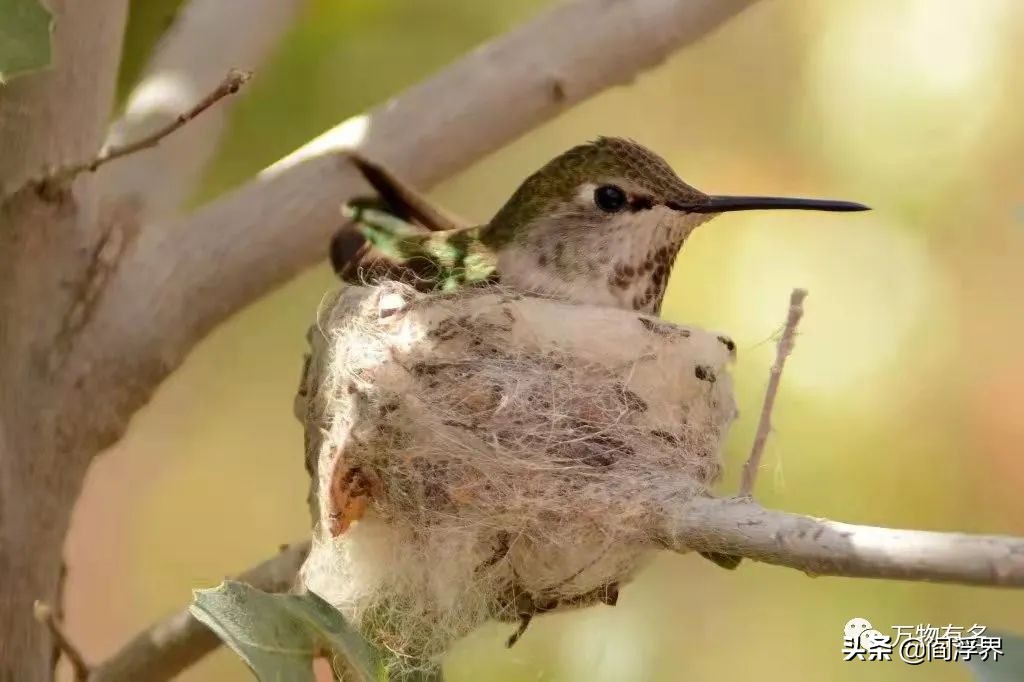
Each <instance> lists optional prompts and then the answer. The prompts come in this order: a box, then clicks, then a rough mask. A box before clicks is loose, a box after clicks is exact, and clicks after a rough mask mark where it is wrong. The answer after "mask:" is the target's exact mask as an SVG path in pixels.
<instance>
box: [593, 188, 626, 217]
mask: <svg viewBox="0 0 1024 682" xmlns="http://www.w3.org/2000/svg"><path fill="white" fill-rule="evenodd" d="M626 199H627V197H626V193H625V192H624V191H622V188H621V187H616V186H615V185H601V186H600V187H598V188H597V189H595V190H594V203H595V204H597V207H598V208H599V209H601V210H602V211H605V212H606V213H615V212H616V211H621V210H622V209H623V208H624V207H625V206H626Z"/></svg>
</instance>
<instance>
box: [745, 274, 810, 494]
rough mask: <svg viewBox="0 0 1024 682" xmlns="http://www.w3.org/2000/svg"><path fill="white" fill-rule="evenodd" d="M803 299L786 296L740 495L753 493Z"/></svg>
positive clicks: (801, 292)
mask: <svg viewBox="0 0 1024 682" xmlns="http://www.w3.org/2000/svg"><path fill="white" fill-rule="evenodd" d="M805 298H807V290H806V289H793V293H791V294H790V296H789V314H788V315H787V316H786V326H785V328H783V330H782V336H781V337H780V338H779V344H778V346H777V350H776V353H775V364H773V365H772V369H771V373H770V375H769V377H768V388H767V389H765V393H764V403H763V404H762V406H761V419H760V420H759V421H758V423H757V433H756V435H755V436H754V445H753V447H751V449H750V457H748V458H747V462H746V464H744V465H743V480H742V482H741V484H740V495H741V496H749V495H751V494H753V492H754V484H755V483H756V482H757V472H758V469H759V468H760V467H761V457H762V456H763V455H764V446H765V444H766V443H767V442H768V434H769V433H770V432H771V430H772V410H773V409H774V408H775V396H776V395H777V394H778V392H779V382H780V381H781V380H782V370H783V368H784V367H785V366H786V358H787V357H789V354H790V353H792V352H793V344H794V343H795V339H796V327H797V325H798V324H800V318H802V317H803V316H804V299H805Z"/></svg>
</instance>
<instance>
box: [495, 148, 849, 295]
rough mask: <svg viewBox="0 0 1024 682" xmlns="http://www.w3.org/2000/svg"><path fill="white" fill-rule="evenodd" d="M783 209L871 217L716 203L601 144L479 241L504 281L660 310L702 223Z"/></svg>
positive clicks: (832, 205)
mask: <svg viewBox="0 0 1024 682" xmlns="http://www.w3.org/2000/svg"><path fill="white" fill-rule="evenodd" d="M783 208H789V209H805V210H819V211H860V210H865V209H866V207H865V206H862V205H860V204H854V203H851V202H844V201H823V200H812V199H789V198H780V197H739V196H713V195H708V194H705V193H703V192H701V191H700V190H698V189H695V188H694V187H691V186H690V185H688V184H686V183H685V182H683V181H682V180H681V179H680V178H679V176H678V175H676V173H675V171H673V170H672V168H671V167H670V166H669V165H668V163H667V162H666V161H665V160H664V159H663V158H661V157H660V156H658V155H657V154H655V153H654V152H652V151H651V150H649V149H647V148H645V147H643V146H641V145H639V144H637V143H635V142H632V141H629V140H625V139H621V138H607V137H603V138H599V139H597V140H596V141H594V142H591V143H588V144H584V145H580V146H577V147H573V148H572V149H570V150H569V151H567V152H565V153H563V154H561V155H560V156H558V157H556V158H554V159H553V160H552V161H550V162H549V163H547V164H546V165H545V166H544V167H543V168H541V169H540V170H538V171H537V172H536V173H534V174H533V175H531V176H530V177H528V178H527V179H526V180H525V181H524V182H523V183H522V184H521V185H520V186H519V188H518V189H517V190H516V192H515V193H514V194H513V195H512V197H511V198H510V199H509V200H508V202H506V203H505V205H504V206H503V207H502V208H501V209H500V210H499V211H498V213H497V214H496V215H495V216H494V218H493V219H492V220H491V222H490V223H489V224H488V225H487V226H486V227H485V228H484V230H483V231H482V233H481V238H482V239H483V240H484V241H485V242H487V243H488V244H489V245H490V246H492V247H493V248H494V249H495V250H496V251H498V252H499V254H503V255H504V257H505V260H506V261H507V262H505V263H503V264H502V266H501V268H500V269H501V271H502V274H503V277H504V276H505V275H506V274H507V273H508V272H509V271H513V272H514V271H516V270H522V271H523V275H524V276H526V273H527V272H528V270H529V268H539V269H540V270H541V272H535V273H534V274H533V276H534V278H535V279H537V280H538V284H540V282H539V280H541V279H544V278H550V279H551V280H552V281H553V282H563V283H564V284H565V287H563V288H567V289H578V288H585V289H586V290H587V291H590V292H592V296H591V298H592V299H593V300H592V302H595V303H611V304H614V305H620V306H622V307H630V308H635V309H638V310H645V311H648V312H657V309H658V307H659V306H660V303H661V298H662V296H663V294H664V285H665V283H666V281H667V279H668V274H669V271H670V269H671V267H672V264H673V262H674V261H675V257H676V254H677V253H678V251H679V248H680V247H681V246H682V243H683V241H684V240H685V239H686V237H687V236H689V234H690V232H692V231H693V229H694V228H695V227H696V226H697V225H700V224H701V223H704V222H707V221H708V220H710V219H711V218H713V217H714V216H716V215H718V214H719V213H725V212H729V211H745V210H757V209H783ZM525 259H532V262H530V263H527V262H526V260H525ZM595 285H599V286H601V287H602V291H601V292H597V291H595V290H594V288H593V287H594V286H595ZM607 287H610V289H611V290H610V291H609V290H608V289H607ZM537 288H541V289H545V288H547V289H551V288H553V287H552V286H548V287H543V286H539V287H537ZM553 293H565V294H568V295H572V293H573V292H572V291H565V292H553ZM581 293H582V292H581Z"/></svg>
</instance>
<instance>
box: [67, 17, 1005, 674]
mask: <svg viewBox="0 0 1024 682" xmlns="http://www.w3.org/2000/svg"><path fill="white" fill-rule="evenodd" d="M225 1H228V0H225ZM177 4H178V3H177V2H175V1H173V0H136V1H135V2H133V3H132V14H131V20H130V27H129V34H128V37H127V42H126V57H125V63H124V68H123V74H122V88H121V89H122V95H124V94H125V93H126V92H127V90H128V88H130V85H131V83H132V82H133V80H134V78H135V77H137V75H138V74H139V71H140V69H141V68H142V66H143V65H144V63H145V59H146V56H147V54H148V53H149V50H150V49H151V48H152V46H153V44H154V42H155V41H156V40H157V39H158V37H159V35H160V32H161V31H163V30H164V29H165V28H166V26H167V25H168V23H169V22H170V21H171V20H172V19H173V15H174V12H175V10H176V5H177ZM546 4H548V3H546V2H543V1H542V0H515V1H511V0H507V1H505V2H492V3H484V2H478V1H476V0H406V1H404V2H403V1H400V0H349V1H348V2H342V1H341V0H313V1H311V2H309V4H308V7H307V8H306V10H305V11H304V13H303V14H302V16H301V18H300V21H299V22H298V23H297V25H296V26H295V28H294V30H293V31H292V32H291V33H290V34H289V36H288V37H287V39H286V40H285V42H284V43H283V44H282V46H281V48H280V49H279V50H278V52H277V53H276V56H275V57H274V58H273V59H272V60H271V62H270V63H269V64H268V65H267V66H265V67H264V68H263V69H261V71H260V72H259V73H258V77H257V78H256V79H254V81H253V83H252V84H251V85H250V86H249V87H248V88H247V90H246V91H245V93H244V94H243V95H242V96H241V98H240V100H239V101H238V103H237V106H236V108H235V109H234V111H233V116H232V119H233V125H232V127H231V129H230V132H229V134H228V135H227V136H226V137H225V139H224V140H223V144H222V149H221V153H220V155H219V158H218V160H217V162H216V163H215V164H214V166H213V167H212V168H211V169H210V172H209V174H208V178H207V180H206V182H205V183H204V187H203V189H202V191H201V197H199V198H197V200H199V199H203V198H208V197H211V196H214V195H216V194H217V193H219V192H221V191H223V190H224V189H226V188H228V187H230V186H232V185H234V184H236V183H238V182H241V181H243V180H244V179H245V178H246V177H247V176H248V175H250V174H252V173H253V172H255V171H257V170H258V169H260V168H261V167H263V166H265V165H267V164H268V163H271V162H273V161H274V160H276V159H277V158H279V157H281V156H283V155H284V154H286V153H287V152H289V151H290V150H292V149H293V148H294V147H296V146H298V145H300V144H301V143H303V142H304V141H306V140H307V139H309V138H310V137H312V136H314V135H315V134H317V133H319V132H321V131H322V130H323V129H325V128H327V127H329V126H331V125H333V124H335V123H337V122H338V121H340V120H342V119H343V118H345V117H347V116H350V115H352V114H354V113H357V112H359V111H360V110H362V109H364V108H366V107H368V106H370V105H372V104H374V103H377V102H379V101H381V100H382V99H384V98H386V97H388V96H389V95H390V94H392V93H395V92H397V91H399V90H400V89H401V88H403V87H405V86H407V85H409V84H411V83H414V82H416V81H417V80H418V79H420V78H422V77H424V76H426V75H428V74H429V73H431V72H433V71H435V70H436V69H438V68H440V67H442V66H443V65H444V64H446V63H447V62H449V61H451V60H453V59H455V58H457V57H458V56H459V55H461V54H462V53H464V52H465V51H467V50H468V49H470V48H471V47H472V46H474V45H476V44H478V43H479V42H481V41H483V40H486V39H487V38H488V37H490V36H493V35H496V34H498V33H500V32H502V31H504V30H506V29H507V28H509V27H511V26H513V25H515V24H516V23H517V22H519V21H522V20H523V19H526V18H528V17H530V16H531V15H533V14H534V13H536V12H537V11H539V10H540V9H542V8H543V7H544V6H545V5H546ZM240 5H242V3H240ZM239 16H240V20H239V21H240V23H239V29H238V30H244V9H242V8H241V7H240V14H239ZM1022 63H1024V3H1020V2H1019V1H1018V0H829V1H828V2H822V1H821V0H764V1H763V2H760V3H758V4H756V5H755V6H754V7H752V8H751V9H749V10H747V11H746V12H744V13H743V14H741V15H740V16H739V17H737V18H735V19H734V20H732V21H731V22H729V23H728V24H726V25H725V26H724V27H723V28H722V29H721V30H719V31H718V32H716V33H715V34H713V35H711V36H709V37H707V38H706V39H705V40H703V41H702V42H701V43H700V44H698V45H696V46H694V47H691V48H689V49H686V50H684V51H682V52H680V53H679V54H677V55H676V56H675V57H673V58H672V59H670V60H669V61H668V62H666V63H665V64H664V65H663V66H661V67H659V68H657V69H655V70H654V71H652V72H650V73H648V74H646V75H644V76H642V77H640V78H638V79H637V80H636V82H634V83H633V84H631V85H628V86H626V87H620V88H617V89H614V90H612V91H609V92H607V93H605V94H603V95H601V96H599V97H597V98H595V99H594V100H592V101H590V102H588V103H586V104H584V105H582V106H580V107H578V108H576V109H574V110H572V111H571V112H569V113H567V114H566V115H564V116H561V117H560V118H559V119H557V120H556V121H554V122H552V123H550V124H547V125H545V126H542V127H541V128H539V129H537V130H536V131H534V132H533V133H531V134H529V135H527V136H526V137H524V138H522V139H520V140H518V141H516V142H514V143H513V144H511V145H509V146H508V147H507V148H505V149H503V150H502V151H500V152H498V153H496V154H494V155H492V156H491V157H489V158H487V159H485V160H483V161H481V162H480V163H478V164H476V165H475V166H474V167H472V168H471V169H469V170H468V171H467V172H465V173H463V174H461V175H459V176H458V177H455V178H453V179H451V180H450V181H448V182H446V183H445V184H444V185H443V186H441V187H438V188H437V189H436V191H434V192H433V196H434V197H435V198H436V199H437V200H439V201H441V202H443V203H444V204H445V205H447V206H448V207H449V208H451V209H453V210H455V211H457V212H459V213H461V214H463V215H464V216H466V217H468V218H472V219H477V220H485V219H487V218H488V217H489V216H490V215H491V214H492V212H493V211H494V210H496V208H497V207H498V206H499V205H500V204H501V203H502V201H503V200H504V198H506V197H507V195H508V194H509V193H510V192H511V191H512V190H513V189H514V187H515V186H516V184H517V183H518V181H519V180H520V179H522V178H523V177H524V176H525V175H526V174H528V173H529V172H531V171H533V170H534V169H535V168H536V167H538V166H539V165H540V164H542V163H543V162H544V161H546V160H547V159H548V158H550V157H552V156H554V155H555V154H557V153H559V152H561V151H563V150H564V149H566V148H568V147H569V146H572V145H574V144H577V143H579V142H581V141H584V140H587V139H590V138H593V137H595V136H597V135H600V134H605V135H622V136H629V137H633V138H635V139H636V140H638V141H640V142H642V143H644V144H647V145H649V146H651V147H653V148H654V149H656V150H658V151H659V152H661V153H662V154H664V155H665V156H666V157H667V158H668V159H669V161H670V162H671V163H672V164H673V165H674V166H675V167H676V168H677V169H678V170H679V172H680V174H681V175H682V176H683V177H684V179H686V180H687V181H690V182H691V183H693V184H695V185H696V186H698V187H700V188H702V189H704V190H707V191H713V192H719V193H727V192H732V193H749V194H782V195H787V194H791V195H797V196H800V195H806V196H821V197H832V198H843V199H852V200H857V201H863V202H865V203H867V204H869V205H871V206H873V207H874V209H875V210H874V211H873V212H872V213H870V214H864V215H857V216H835V215H821V214H813V213H808V214H803V215H801V214H797V213H778V214H767V213H766V214H760V215H758V214H737V215H733V216H726V217H722V218H719V219H718V220H716V221H715V222H713V223H712V224H711V225H709V226H707V227H705V228H701V229H700V230H699V231H698V232H697V233H696V235H695V236H694V238H693V239H692V240H691V241H690V242H689V243H688V245H687V246H686V248H685V249H684V251H683V254H682V256H681V257H680V259H679V261H678V264H677V267H676V272H675V273H674V275H673V279H672V283H671V289H670V293H669V297H668V303H667V305H666V310H665V316H666V317H667V318H669V319H671V320H676V321H686V322H691V323H696V324H700V325H703V326H707V327H712V328H716V329H720V330H724V331H726V332H728V333H730V334H731V335H732V336H733V338H734V339H736V341H737V343H738V346H739V357H740V360H739V362H738V363H737V365H736V368H735V377H736V384H737V389H738V398H739V402H740V407H741V419H740V421H739V422H738V424H737V426H736V427H735V428H734V431H733V433H732V435H731V438H730V441H729V447H728V451H727V453H726V457H727V462H728V463H729V472H730V473H729V475H728V476H727V480H725V481H723V483H722V486H721V489H722V491H723V492H729V491H732V490H735V483H736V479H737V475H736V474H737V473H738V469H739V465H740V464H741V463H742V461H743V459H744V457H745V454H746V451H747V450H748V447H749V443H750V441H751V437H752V433H753V430H754V427H755V419H756V414H757V412H758V410H759V406H760V402H761V397H762V392H763V389H764V385H765V382H766V378H767V368H768V366H769V364H770V362H771V359H772V356H773V353H774V345H773V343H771V341H770V339H771V337H772V335H773V334H774V333H776V332H777V331H778V329H779V327H780V326H781V322H782V320H783V318H784V314H785V309H786V304H787V296H788V292H789V290H790V289H791V288H792V287H794V286H804V287H807V288H809V289H810V297H809V299H808V302H807V314H806V317H805V321H804V324H803V327H802V334H801V336H800V338H799V340H798V343H797V349H796V353H795V354H794V356H793V357H792V359H791V361H790V364H789V366H788V367H787V373H786V375H785V377H784V379H783V388H782V393H781V396H780V399H779V402H778V405H777V408H776V429H775V433H774V434H773V436H772V439H771V441H770V445H769V450H768V455H767V460H766V467H765V470H764V471H763V475H762V478H761V482H760V485H759V492H758V495H759V497H760V498H761V500H762V501H763V502H765V503H766V504H769V505H773V506H777V507H780V508H784V509H787V510H792V511H797V512H804V513H808V514H814V515H821V516H828V517H832V518H836V519H840V520H845V521H851V522H859V523H868V524H880V525H892V526H906V527H918V528H927V529H944V530H966V531H976V532H986V533H1014V534H1018V535H1024V502H1022V489H1024V459H1022V446H1021V444H1022V443H1024V350H1022V348H1021V341H1020V339H1022V338H1024V312H1022V311H1024V305H1022V292H1024V267H1022V266H1024V261H1022V256H1024V164H1022V161H1021V159H1022V157H1024V116H1022V115H1021V112H1022V111H1024V71H1022V70H1021V69H1020V68H1019V67H1020V65H1021V64H1022ZM168 143H169V144H173V140H172V141H169V142H168ZM325 253H326V244H325ZM332 286H334V282H333V280H332V276H331V274H330V272H329V268H328V267H327V266H326V265H321V266H319V267H317V268H315V269H313V270H311V271H310V272H308V273H306V274H304V275H302V276H301V277H299V278H297V279H296V280H295V281H293V282H292V283H290V284H289V285H288V286H286V287H284V288H282V289H281V290H279V291H277V292H276V293H274V294H273V295H271V296H268V297H267V298H266V299H264V300H262V301H261V302H259V303H258V304H257V305H254V306H252V307H250V308H249V309H247V310H246V311H244V312H243V313H241V314H240V315H238V316H236V317H235V318H234V319H233V320H231V321H230V322H229V323H228V324H226V325H224V326H223V327H221V328H220V329H219V330H218V331H217V332H216V333H215V334H213V335H212V336H211V337H210V338H209V339H208V340H207V341H205V342H204V343H203V344H202V345H201V346H200V347H199V348H198V349H197V350H196V351H195V352H194V353H193V354H192V355H191V357H190V358H189V359H188V361H187V362H186V364H185V366H184V367H183V368H182V369H181V371H179V372H177V373H176V374H175V375H174V376H173V377H172V378H171V379H170V380H169V381H168V382H167V383H166V384H165V385H164V386H163V387H162V389H161V390H160V391H159V393H158V394H157V396H156V398H155V399H154V400H153V402H152V404H151V405H149V406H148V407H147V408H146V409H145V410H144V411H143V412H142V413H141V414H140V415H139V416H138V417H137V418H136V419H135V421H134V422H133V424H132V428H131V430H130V433H129V435H128V437H127V438H126V439H125V440H124V441H123V442H122V443H121V444H120V445H118V446H117V447H116V448H114V449H113V451H111V452H110V453H108V454H106V455H105V456H104V457H103V458H102V459H101V460H99V461H98V462H97V464H96V465H95V466H94V468H93V471H92V472H91V474H90V476H89V480H88V482H87V487H86V490H85V493H84V495H83V498H82V502H81V505H80V507H79V509H78V511H77V514H76V517H75V527H74V529H73V535H72V537H71V540H70V543H69V547H68V562H69V566H70V571H71V572H70V582H69V595H68V606H69V610H70V614H69V617H70V628H71V631H72V634H73V636H74V637H75V638H76V639H77V640H78V641H79V642H80V644H81V645H82V647H83V648H84V649H85V651H86V652H87V653H88V654H89V655H90V656H91V657H92V658H99V657H100V656H102V655H105V654H107V653H109V652H111V651H112V650H113V649H114V648H115V647H117V646H118V645H120V644H121V643H122V642H123V641H124V640H125V639H126V638H127V637H128V636H129V635H131V634H133V633H134V632H135V631H136V630H137V629H139V628H140V627H142V626H144V625H146V624H147V623H149V622H150V621H152V620H153V619H155V618H157V617H159V616H161V615H164V614H166V613H168V612H169V611H171V610H173V609H178V608H180V607H181V606H182V605H184V604H185V603H187V602H188V600H189V598H190V590H191V589H192V588H193V587H200V586H210V585H213V584H215V583H217V582H218V581H219V580H220V579H221V578H222V577H223V576H224V575H226V574H227V573H230V572H234V571H236V570H238V569H241V568H244V567H246V566H248V565H250V564H252V563H255V562H257V561H258V560H261V559H262V558H264V557H266V556H267V555H269V554H270V553H272V552H274V551H275V548H276V547H277V546H278V544H279V543H282V542H287V541H290V540H293V539H297V538H301V537H303V536H305V535H307V534H308V516H307V511H306V505H305V501H304V498H305V494H306V485H307V479H306V475H305V473H304V471H303V467H302V435H301V430H300V427H299V424H298V423H297V422H296V421H295V420H294V418H293V417H292V411H291V410H292V398H293V394H294V390H295V388H296V385H297V380H298V376H299V369H300V364H301V358H302V353H303V351H304V348H305V342H304V332H305V329H306V325H307V324H308V323H309V322H310V321H311V319H312V317H313V313H314V310H315V309H316V307H317V304H318V303H319V301H320V299H321V296H322V295H323V293H324V292H325V291H326V290H327V289H328V288H330V287H332ZM144 323H145V322H144V321H140V324H144ZM854 616H860V617H864V618H867V619H868V620H870V621H871V622H872V623H873V624H874V625H875V627H878V628H879V629H882V630H887V628H888V627H889V626H891V625H894V624H911V625H913V624H918V623H931V624H933V625H944V624H954V625H962V626H969V625H972V624H974V623H981V624H985V625H988V626H990V627H993V628H996V627H998V628H1003V629H1009V630H1014V631H1018V632H1024V596H1022V595H1021V593H1019V592H1006V591H998V590H992V589H973V588H961V587H947V586H933V585H925V584H904V583H898V582H877V581H862V580H847V579H837V578H818V579H811V578H809V577H806V576H804V575H802V574H800V573H797V572H795V571H790V570H785V569H780V568H774V567H770V566H765V565H754V564H751V563H749V562H747V563H744V564H743V566H741V567H740V569H739V570H738V571H736V572H727V571H723V570H721V569H718V568H716V567H715V566H713V565H711V564H710V563H709V562H706V561H701V560H699V559H697V558H695V557H691V556H682V557H681V556H663V557H660V558H659V559H657V560H656V561H655V562H654V563H653V565H651V566H650V568H649V569H647V570H645V571H644V572H643V573H642V574H641V575H640V577H639V578H638V579H637V580H636V582H635V583H633V584H631V585H629V586H628V587H627V588H625V589H624V591H623V594H622V597H621V599H620V601H619V605H618V606H617V607H616V608H614V609H612V608H608V607H597V608H593V609H590V610H587V611H584V612H579V613H574V614H567V615H555V616H545V617H542V618H540V619H539V620H538V621H535V625H534V626H532V627H531V629H530V631H529V632H528V633H527V634H526V636H525V637H524V638H523V640H522V641H521V642H520V643H519V644H518V645H517V646H516V647H515V648H514V649H512V650H506V649H505V648H504V646H503V639H504V637H505V636H507V635H508V634H509V628H508V627H507V626H504V627H498V626H494V627H488V628H485V629H484V630H483V631H480V632H479V633H477V634H475V635H473V636H471V637H470V638H468V640H467V641H465V642H464V643H462V644H461V645H460V646H459V647H458V648H457V650H456V651H455V652H454V653H453V654H452V655H451V656H450V657H449V660H448V661H447V670H448V674H449V675H450V679H451V680H452V681H453V682H461V681H468V680H499V681H504V680H508V681H511V680H516V681H519V680H524V681H525V680H550V681H576V680H594V681H609V682H610V681H620V680H712V679H729V680H748V679H757V680H759V681H761V682H770V681H772V680H780V681H781V680H786V681H789V680H803V679H808V680H811V679H814V680H819V679H821V680H865V679H871V680H921V679H928V680H937V681H942V680H961V681H964V680H967V679H968V674H967V671H966V670H965V669H964V668H962V667H961V666H958V665H954V664H951V663H932V664H925V665H922V666H920V667H911V666H907V665H904V664H902V663H900V662H891V663H863V662H861V663H845V662H843V660H842V655H841V653H840V650H841V647H842V627H843V625H844V623H845V622H846V621H847V620H848V619H850V618H852V617H854ZM182 679H185V680H189V681H191V682H200V681H212V680H218V681H220V680H247V679H250V677H249V673H248V672H247V671H246V669H245V668H244V667H243V665H242V664H241V663H240V662H239V661H238V660H237V659H235V658H234V656H233V655H232V654H229V653H225V652H223V651H222V652H220V653H218V654H216V655H215V656H213V657H211V658H210V659H208V660H207V661H205V662H204V663H203V664H201V665H200V666H197V667H195V668H194V669H192V670H191V671H190V672H188V673H187V674H186V675H184V676H183V678H182Z"/></svg>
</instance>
